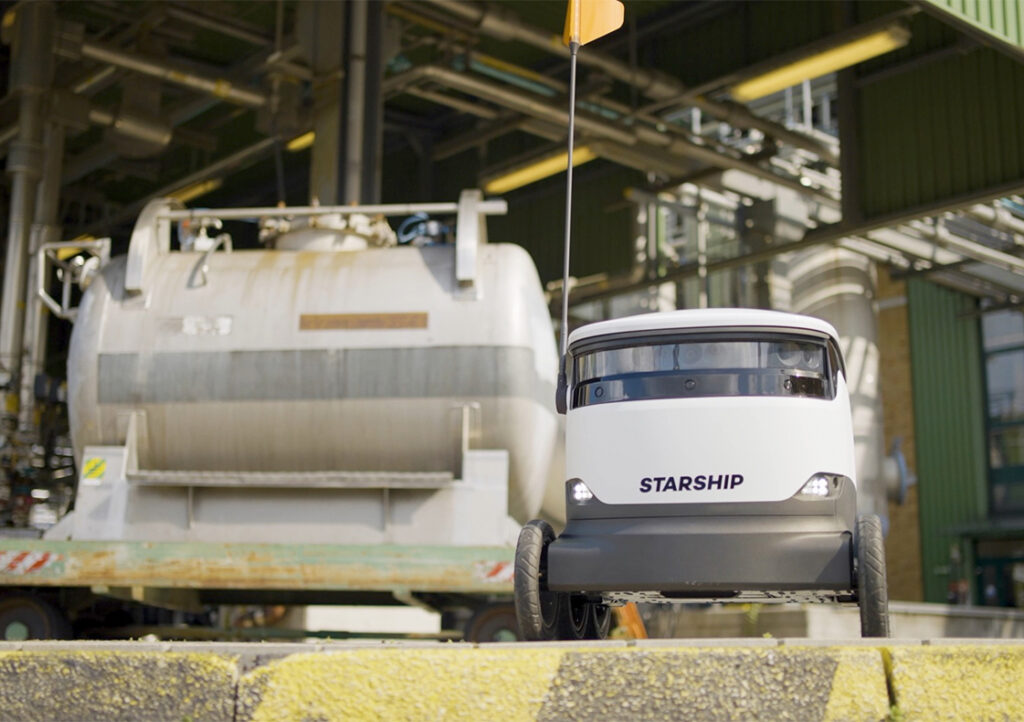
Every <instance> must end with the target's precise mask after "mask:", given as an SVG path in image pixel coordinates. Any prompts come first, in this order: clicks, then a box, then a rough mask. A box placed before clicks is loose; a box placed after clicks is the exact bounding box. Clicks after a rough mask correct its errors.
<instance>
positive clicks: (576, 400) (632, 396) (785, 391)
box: [572, 334, 837, 408]
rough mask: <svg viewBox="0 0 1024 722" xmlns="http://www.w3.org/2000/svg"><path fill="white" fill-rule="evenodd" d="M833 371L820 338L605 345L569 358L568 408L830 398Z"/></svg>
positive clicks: (704, 338)
mask: <svg viewBox="0 0 1024 722" xmlns="http://www.w3.org/2000/svg"><path fill="white" fill-rule="evenodd" d="M836 368H837V364H836V354H835V353H834V352H833V353H831V354H830V353H829V350H828V349H827V347H826V343H825V341H824V339H816V338H808V337H797V338H794V337H781V336H779V335H778V334H763V335H759V336H750V335H747V336H745V337H744V338H742V339H737V338H735V337H731V338H730V337H728V336H721V335H715V336H710V335H707V334H704V335H696V334H691V335H688V336H687V337H685V338H683V339H679V338H676V339H672V340H666V341H661V340H660V339H657V340H656V339H653V338H652V339H651V341H650V342H649V343H637V342H636V341H635V340H633V343H631V344H629V345H626V342H621V341H620V342H619V343H618V345H616V344H615V343H614V342H611V341H604V342H603V343H600V344H599V345H598V344H594V345H592V346H591V347H590V348H586V347H584V348H583V349H580V350H576V351H575V353H574V360H573V384H574V385H573V392H572V407H573V408H577V407H580V406H590V405H593V404H604V403H611V402H616V401H638V400H643V399H668V398H689V397H702V396H705V397H706V396H797V397H810V398H821V399H831V398H833V397H834V396H835V369H836ZM830 369H831V371H830Z"/></svg>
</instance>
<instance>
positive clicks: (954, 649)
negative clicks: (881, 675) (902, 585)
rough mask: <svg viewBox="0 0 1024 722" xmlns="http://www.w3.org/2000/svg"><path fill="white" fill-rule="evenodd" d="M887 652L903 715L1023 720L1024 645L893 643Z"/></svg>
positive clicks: (935, 718)
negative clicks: (904, 645)
mask: <svg viewBox="0 0 1024 722" xmlns="http://www.w3.org/2000/svg"><path fill="white" fill-rule="evenodd" d="M887 654H888V655H889V665H890V669H891V679H892V687H893V694H894V697H895V701H896V708H897V709H898V711H899V714H900V715H901V716H902V718H903V719H905V720H1022V719H1024V646H1010V645H1000V646H995V645H971V644H956V645H946V644H938V645H935V646H930V645H929V646H924V647H919V646H906V647H901V646H895V645H894V646H892V647H890V648H889V649H888V650H887Z"/></svg>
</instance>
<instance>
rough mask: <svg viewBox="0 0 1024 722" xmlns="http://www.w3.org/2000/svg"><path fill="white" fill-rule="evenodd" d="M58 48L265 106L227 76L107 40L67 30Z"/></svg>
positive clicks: (68, 54)
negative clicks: (214, 75)
mask: <svg viewBox="0 0 1024 722" xmlns="http://www.w3.org/2000/svg"><path fill="white" fill-rule="evenodd" d="M57 52H58V53H59V54H60V55H62V56H64V57H67V58H71V59H77V58H78V57H83V58H89V59H90V60H95V61H97V62H100V63H106V64H107V65H113V66H115V67H118V68H124V69H125V70H130V71H132V72H135V73H139V74H141V75H148V76H150V77H153V78H159V79H160V80H163V81H166V82H168V83H172V84H174V85H180V86H182V87H185V88H189V89H190V90H196V91H198V92H200V93H206V94H208V95H213V96H216V97H218V98H221V99H223V100H226V101H227V102H229V103H235V104H236V105H243V106H246V107H249V108H262V107H263V106H264V105H266V104H267V97H266V96H265V95H264V94H263V93H260V92H258V91H256V90H251V89H248V88H243V87H240V86H237V85H235V84H233V83H232V82H231V81H230V80H228V79H227V78H211V77H205V76H202V75H199V74H197V73H193V72H189V71H185V70H180V69H178V68H175V67H173V66H171V65H169V64H168V63H166V62H165V61H164V60H162V59H159V58H152V57H147V56H145V55H141V54H139V53H130V52H126V51H124V50H120V49H119V48H115V47H111V46H109V45H106V44H104V43H97V42H94V41H91V40H84V39H80V38H79V37H77V36H75V35H74V34H72V33H65V34H64V35H63V36H62V37H61V42H60V43H59V44H58V46H57Z"/></svg>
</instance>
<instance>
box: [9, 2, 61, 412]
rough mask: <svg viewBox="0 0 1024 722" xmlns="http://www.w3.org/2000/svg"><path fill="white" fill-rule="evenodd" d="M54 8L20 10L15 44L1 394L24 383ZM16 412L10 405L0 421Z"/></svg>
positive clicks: (24, 6) (31, 5)
mask: <svg viewBox="0 0 1024 722" xmlns="http://www.w3.org/2000/svg"><path fill="white" fill-rule="evenodd" d="M55 14H56V11H55V8H54V6H53V3H50V2H33V3H24V4H22V5H19V6H17V8H16V15H15V23H16V27H15V28H14V31H15V32H14V42H13V44H12V52H11V55H12V58H11V73H10V91H11V93H12V94H14V93H16V94H18V96H19V98H20V100H19V108H18V137H17V140H15V141H14V142H13V143H12V145H11V149H10V155H9V157H8V160H7V172H8V173H10V174H11V176H12V184H11V207H10V217H9V218H8V225H7V256H6V261H5V263H4V286H3V297H2V301H0V388H5V387H6V389H7V391H8V392H9V393H11V392H13V393H17V391H16V389H17V388H18V386H17V384H18V383H19V381H20V378H21V349H22V340H23V335H24V323H25V313H24V308H25V306H24V303H25V281H26V273H27V270H28V256H27V251H28V242H29V230H30V227H29V224H30V223H31V219H32V214H33V209H34V207H35V195H36V183H37V182H38V180H39V177H40V175H41V169H40V165H41V163H42V139H43V112H44V108H43V105H44V98H45V93H46V91H47V90H48V89H49V87H50V85H51V84H52V82H53V53H52V52H51V46H52V43H53V26H54V17H55ZM12 406H14V403H13V401H12V400H10V399H8V400H6V403H4V405H3V407H0V418H2V417H3V415H4V414H5V413H7V412H9V411H10V410H11V407H12Z"/></svg>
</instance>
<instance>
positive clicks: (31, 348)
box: [18, 121, 65, 429]
mask: <svg viewBox="0 0 1024 722" xmlns="http://www.w3.org/2000/svg"><path fill="white" fill-rule="evenodd" d="M64 134H65V129H64V126H63V125H61V124H59V123H56V122H53V121H50V122H49V123H47V124H46V130H45V134H44V140H45V143H44V146H43V149H44V150H43V168H42V177H41V178H40V180H39V185H38V187H37V190H36V207H35V218H34V220H33V223H32V229H31V232H30V235H29V239H30V240H29V259H28V275H27V277H26V280H25V285H26V294H25V299H26V303H25V328H24V331H23V340H22V358H21V389H20V393H19V398H20V401H19V404H18V428H20V429H31V428H33V426H34V425H35V407H36V395H35V379H36V376H37V375H39V374H41V373H43V364H44V361H45V359H46V332H47V327H48V326H49V315H48V314H47V312H46V310H45V309H44V308H43V306H42V304H41V303H40V302H39V300H38V298H39V295H38V294H39V274H38V273H37V272H36V269H37V266H36V264H37V263H39V258H38V256H37V251H38V250H39V248H40V247H42V246H43V244H45V243H53V242H56V241H59V240H61V238H60V234H61V226H60V187H61V165H62V163H63V161H64Z"/></svg>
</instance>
